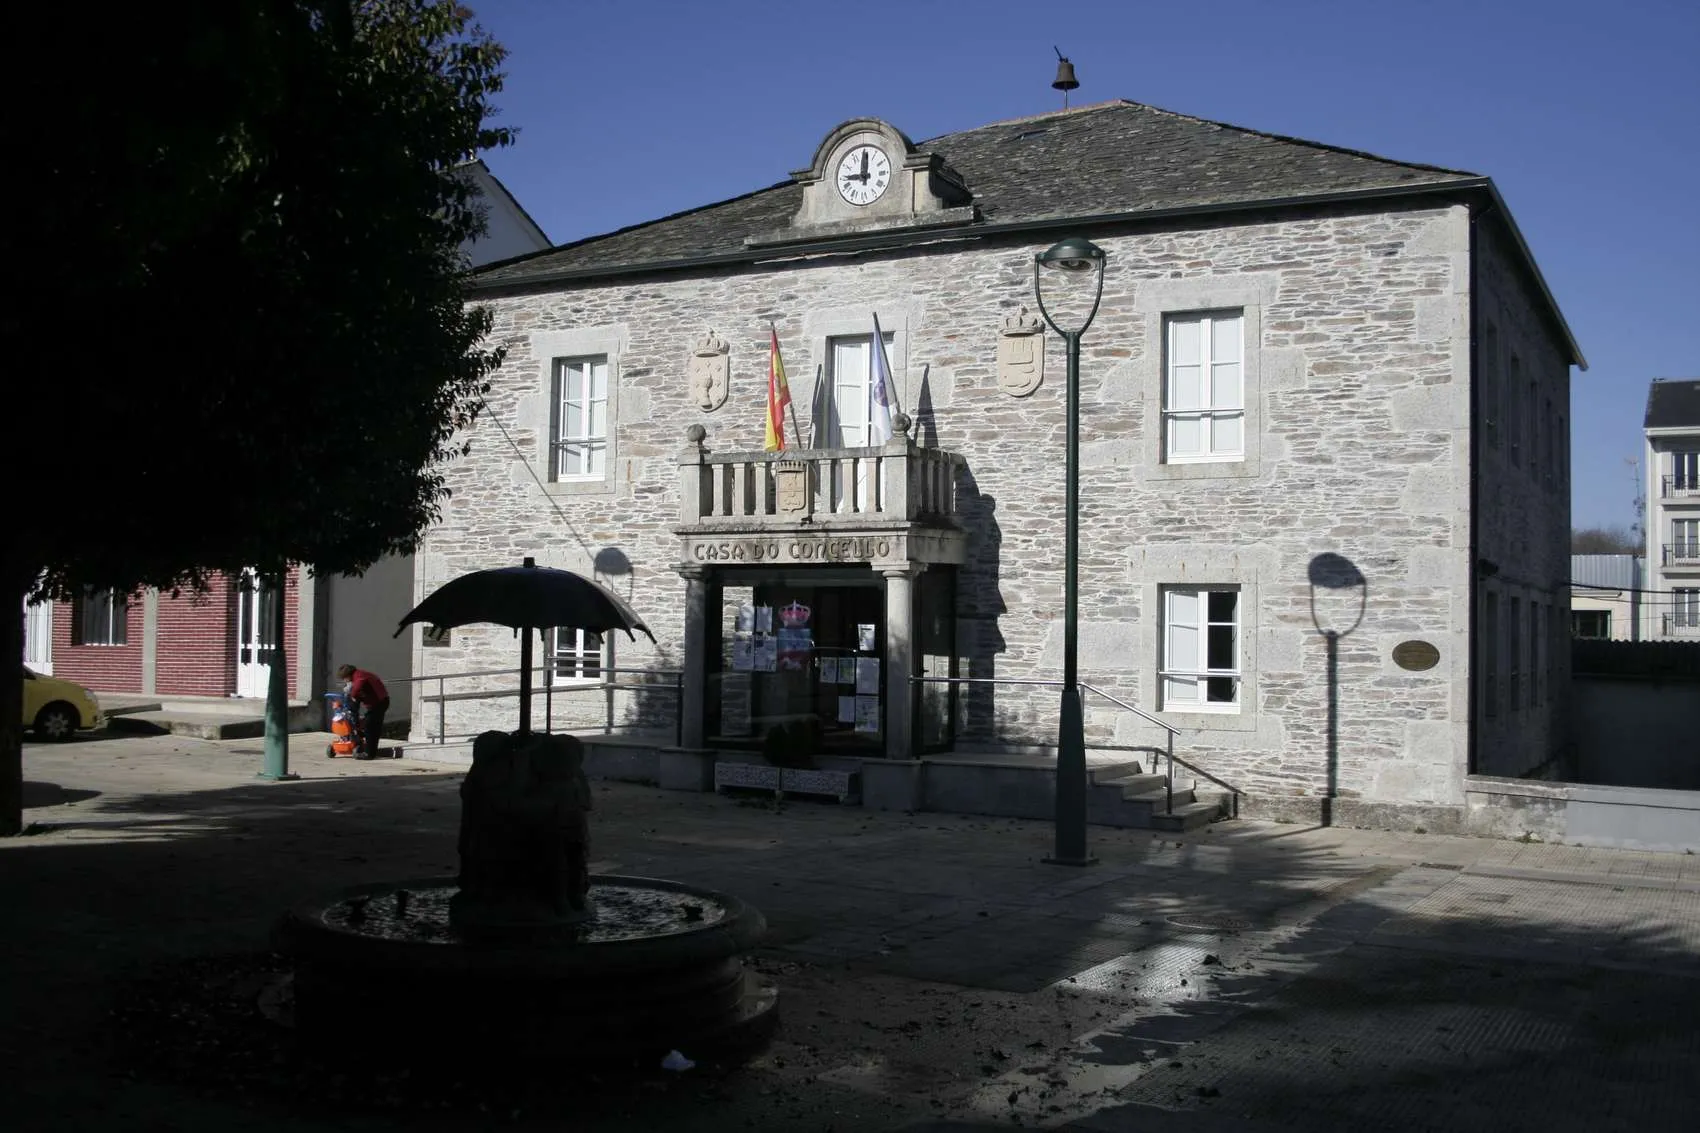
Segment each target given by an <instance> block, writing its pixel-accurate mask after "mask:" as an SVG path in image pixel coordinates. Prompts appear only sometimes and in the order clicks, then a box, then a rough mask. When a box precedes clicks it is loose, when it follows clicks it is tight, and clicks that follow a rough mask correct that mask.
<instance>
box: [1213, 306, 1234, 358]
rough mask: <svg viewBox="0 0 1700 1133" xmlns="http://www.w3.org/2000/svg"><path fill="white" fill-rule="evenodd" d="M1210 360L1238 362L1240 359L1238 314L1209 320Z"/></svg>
mask: <svg viewBox="0 0 1700 1133" xmlns="http://www.w3.org/2000/svg"><path fill="white" fill-rule="evenodd" d="M1210 360H1211V361H1212V362H1238V361H1239V360H1240V320H1239V316H1237V315H1235V316H1230V317H1228V318H1218V319H1211V320H1210Z"/></svg>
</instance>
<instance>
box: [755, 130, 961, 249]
mask: <svg viewBox="0 0 1700 1133" xmlns="http://www.w3.org/2000/svg"><path fill="white" fill-rule="evenodd" d="M791 178H792V180H793V181H795V182H796V183H797V184H799V185H801V186H802V187H803V201H802V204H801V206H799V208H798V209H797V212H796V214H795V215H794V216H793V217H792V218H791V227H790V229H789V230H787V231H785V232H778V233H772V234H769V235H767V236H766V237H764V238H760V239H756V240H752V241H751V242H752V243H785V242H792V241H800V240H811V239H824V238H830V237H832V236H836V235H854V234H857V233H861V232H867V231H879V230H883V229H887V228H905V227H912V226H932V225H941V224H942V225H948V224H962V223H968V222H970V221H972V220H973V219H974V207H973V194H972V193H970V192H969V191H968V187H967V186H966V185H965V184H964V183H963V181H962V178H961V177H960V176H958V175H957V174H956V172H955V171H954V170H952V169H951V168H950V167H949V166H947V165H946V164H945V163H944V161H943V159H941V158H940V157H939V156H938V155H937V154H933V153H927V152H925V151H923V150H919V149H917V148H916V147H915V143H914V142H912V141H910V140H909V138H908V137H907V136H905V135H904V133H903V131H901V130H899V129H898V128H897V127H895V126H893V125H891V124H890V123H889V122H884V121H881V120H880V119H878V118H853V119H851V120H850V121H848V122H844V123H842V124H840V125H839V126H837V127H836V128H835V129H833V130H832V132H831V133H829V134H827V135H826V137H825V138H823V139H822V140H821V143H820V145H819V146H817V147H816V148H815V154H814V160H812V161H811V162H810V163H809V165H808V167H807V168H805V169H799V170H797V171H796V172H794V173H792V174H791Z"/></svg>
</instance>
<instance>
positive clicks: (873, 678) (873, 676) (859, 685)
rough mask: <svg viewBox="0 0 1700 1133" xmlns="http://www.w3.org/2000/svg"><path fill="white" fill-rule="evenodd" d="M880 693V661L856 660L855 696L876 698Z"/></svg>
mask: <svg viewBox="0 0 1700 1133" xmlns="http://www.w3.org/2000/svg"><path fill="white" fill-rule="evenodd" d="M879 691H880V659H879V658H878V657H858V658H856V695H858V696H878V695H879Z"/></svg>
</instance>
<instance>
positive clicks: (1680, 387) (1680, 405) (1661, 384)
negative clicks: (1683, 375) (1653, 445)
mask: <svg viewBox="0 0 1700 1133" xmlns="http://www.w3.org/2000/svg"><path fill="white" fill-rule="evenodd" d="M1643 427H1644V428H1648V429H1681V428H1685V427H1686V428H1693V429H1700V379H1693V378H1689V379H1677V378H1654V379H1653V384H1652V386H1651V388H1649V389H1648V390H1647V420H1646V422H1645V423H1644V425H1643Z"/></svg>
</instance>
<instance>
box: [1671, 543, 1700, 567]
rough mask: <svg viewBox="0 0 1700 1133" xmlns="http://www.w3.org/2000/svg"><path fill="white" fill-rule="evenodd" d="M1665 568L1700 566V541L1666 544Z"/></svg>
mask: <svg viewBox="0 0 1700 1133" xmlns="http://www.w3.org/2000/svg"><path fill="white" fill-rule="evenodd" d="M1664 565H1665V566H1700V539H1696V540H1688V539H1684V540H1682V541H1681V542H1678V543H1666V544H1665V558H1664Z"/></svg>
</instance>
